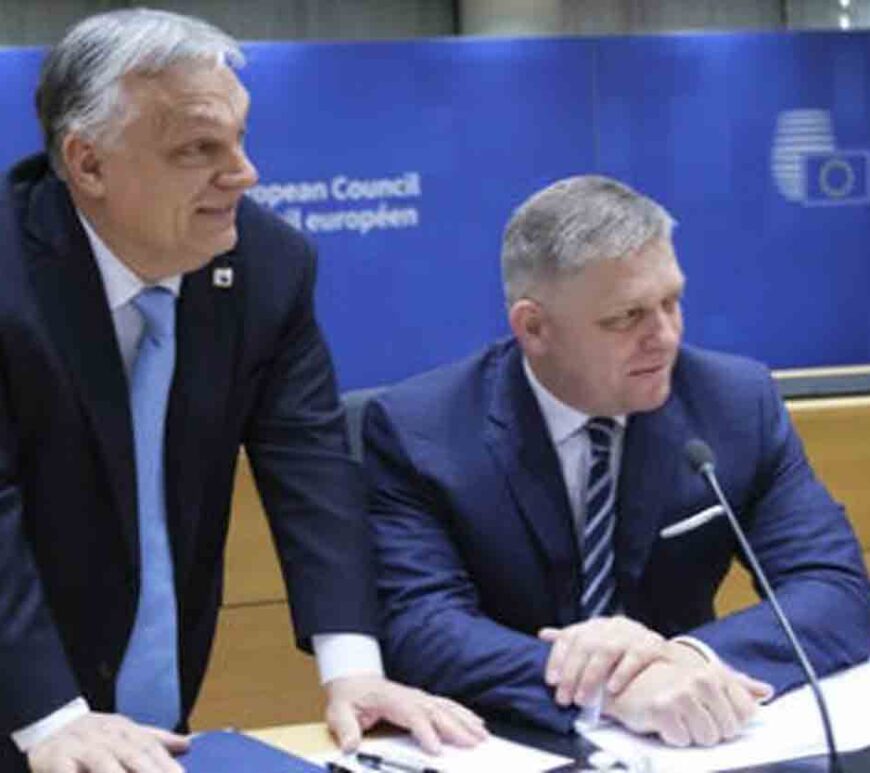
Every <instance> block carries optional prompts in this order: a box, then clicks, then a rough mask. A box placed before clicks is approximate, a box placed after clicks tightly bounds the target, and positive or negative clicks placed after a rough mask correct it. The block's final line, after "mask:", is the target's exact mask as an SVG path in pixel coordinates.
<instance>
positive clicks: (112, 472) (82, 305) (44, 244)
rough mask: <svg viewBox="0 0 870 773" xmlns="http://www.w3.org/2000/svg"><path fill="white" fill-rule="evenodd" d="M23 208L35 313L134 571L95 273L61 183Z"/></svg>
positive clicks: (130, 507) (111, 350)
mask: <svg viewBox="0 0 870 773" xmlns="http://www.w3.org/2000/svg"><path fill="white" fill-rule="evenodd" d="M25 207H26V210H25V231H26V238H27V240H28V249H29V251H30V257H31V259H30V260H29V261H28V266H29V270H30V275H31V279H32V282H33V287H34V290H35V292H36V296H37V299H38V302H39V306H40V310H41V313H42V315H43V317H44V319H45V321H46V323H47V325H48V328H49V331H50V336H51V339H52V340H53V341H54V342H55V343H56V345H57V347H56V348H57V351H58V352H59V354H60V356H61V358H62V359H63V361H64V362H65V363H66V365H67V367H68V370H69V373H70V374H71V376H72V382H73V384H74V387H75V389H76V390H77V392H78V394H79V396H80V398H81V402H82V405H83V406H84V409H85V413H86V415H87V416H88V418H89V420H90V423H91V426H92V428H93V432H94V436H95V437H96V440H97V448H98V449H99V454H100V457H101V459H102V462H103V464H104V466H105V468H106V472H107V475H106V479H107V482H108V486H109V489H110V491H111V494H112V496H113V498H114V501H115V505H116V507H117V511H118V512H119V513H120V515H121V521H122V528H123V532H124V535H125V537H126V542H127V545H128V548H129V553H130V559H131V561H132V562H133V565H134V566H136V567H138V562H139V552H138V547H137V546H138V526H137V521H136V486H135V477H134V475H135V473H134V469H135V463H134V458H133V445H132V424H131V419H130V410H129V404H128V398H127V379H126V376H125V374H124V367H123V364H122V360H121V354H120V351H119V349H118V343H117V338H116V336H115V330H114V327H113V323H112V318H111V314H110V312H109V308H108V304H107V302H106V294H105V290H104V289H103V283H102V279H101V277H100V273H99V269H98V268H97V266H96V263H95V261H94V258H93V255H92V253H91V249H90V244H89V243H88V240H87V236H86V235H85V233H84V230H83V228H82V226H81V223H80V222H79V220H78V217H77V216H76V213H75V209H74V208H73V205H72V202H71V200H70V198H69V195H68V193H67V191H66V187H65V186H64V184H63V183H61V182H60V181H59V180H58V179H57V178H55V177H54V176H51V175H49V176H47V177H45V178H44V179H43V180H42V181H41V182H39V183H38V184H36V185H35V186H34V187H33V188H32V190H31V192H30V197H29V200H28V201H27V202H25Z"/></svg>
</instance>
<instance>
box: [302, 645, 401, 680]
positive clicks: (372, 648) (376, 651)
mask: <svg viewBox="0 0 870 773" xmlns="http://www.w3.org/2000/svg"><path fill="white" fill-rule="evenodd" d="M311 645H312V647H313V648H314V658H315V660H316V661H317V670H318V671H319V672H320V683H321V684H326V683H327V682H331V681H332V680H333V679H338V678H339V677H342V676H358V675H360V674H367V675H374V676H383V675H384V664H383V662H382V661H381V648H380V647H379V646H378V641H377V639H375V638H374V637H373V636H366V635H365V634H361V633H318V634H315V635H314V636H312V637H311Z"/></svg>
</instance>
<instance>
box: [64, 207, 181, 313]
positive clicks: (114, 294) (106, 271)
mask: <svg viewBox="0 0 870 773" xmlns="http://www.w3.org/2000/svg"><path fill="white" fill-rule="evenodd" d="M76 213H77V214H78V216H79V220H80V221H81V224H82V226H83V227H84V229H85V234H87V237H88V241H89V242H90V244H91V251H92V252H93V253H94V259H95V260H96V261H97V268H99V270H100V275H101V276H102V278H103V287H105V288H106V299H107V300H108V302H109V308H110V309H111V310H112V311H116V310H117V309H119V308H121V307H122V306H125V305H126V304H128V303H129V302H130V301H131V300H133V298H135V297H136V296H137V295H138V294H139V293H140V292H141V291H142V290H144V289H145V288H146V287H150V286H152V285H149V284H147V283H146V282H143V281H142V279H141V278H140V277H138V276H137V275H136V274H135V273H134V272H133V271H131V270H130V268H129V267H128V266H127V265H126V264H125V263H123V262H122V261H121V260H120V259H119V258H118V257H116V256H115V254H114V253H113V252H112V251H111V250H110V249H109V248H108V246H107V245H106V243H105V242H104V241H103V240H102V239H101V238H100V237H99V235H98V234H97V232H96V231H95V230H94V228H93V226H92V225H91V224H90V223H89V222H88V220H87V218H86V217H85V216H84V215H83V214H82V213H81V212H79V211H78V210H76ZM154 284H155V285H156V286H159V287H165V288H166V289H167V290H169V292H171V293H172V294H173V295H175V296H176V297H177V296H178V294H179V292H180V291H181V274H175V275H174V276H169V277H166V278H165V279H161V280H160V281H159V282H156V283H154Z"/></svg>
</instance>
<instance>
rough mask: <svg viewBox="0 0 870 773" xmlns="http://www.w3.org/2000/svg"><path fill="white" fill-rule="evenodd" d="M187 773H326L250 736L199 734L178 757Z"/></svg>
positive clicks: (227, 732)
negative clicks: (185, 751)
mask: <svg viewBox="0 0 870 773" xmlns="http://www.w3.org/2000/svg"><path fill="white" fill-rule="evenodd" d="M178 761H179V762H180V763H181V765H182V766H183V767H184V770H185V771H186V772H187V773H323V770H324V769H323V768H321V767H319V766H318V765H315V764H314V763H313V762H308V760H303V759H302V758H301V757H296V756H294V755H292V754H288V753H287V752H284V751H281V750H280V749H276V748H275V747H274V746H269V745H268V744H265V743H263V742H262V741H258V740H257V739H256V738H251V737H250V736H248V735H242V734H241V733H234V732H231V731H226V730H220V731H215V732H210V733H200V734H199V735H197V736H195V737H194V739H193V741H192V742H191V744H190V751H188V752H187V753H186V754H183V755H182V756H181V757H179V758H178Z"/></svg>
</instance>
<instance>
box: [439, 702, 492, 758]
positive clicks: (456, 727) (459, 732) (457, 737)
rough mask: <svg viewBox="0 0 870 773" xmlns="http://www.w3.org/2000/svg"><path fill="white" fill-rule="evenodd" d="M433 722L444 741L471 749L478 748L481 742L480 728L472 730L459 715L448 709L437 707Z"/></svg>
mask: <svg viewBox="0 0 870 773" xmlns="http://www.w3.org/2000/svg"><path fill="white" fill-rule="evenodd" d="M431 718H432V722H433V724H434V726H435V730H436V731H437V733H438V735H439V737H440V738H441V740H442V741H446V742H447V743H450V744H453V745H454V746H459V747H462V748H470V747H472V746H476V745H477V744H478V743H479V742H480V741H481V740H483V739H482V738H481V737H480V736H479V735H478V733H479V728H476V727H475V728H471V727H469V726H468V725H466V724H465V722H464V720H463V719H462V717H461V716H460V715H459V714H454V713H453V711H451V710H450V709H449V708H448V707H444V706H441V707H437V708H435V709H433V710H432V713H431Z"/></svg>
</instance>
